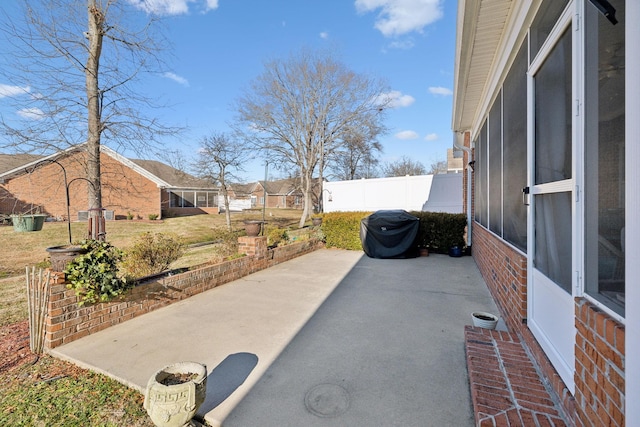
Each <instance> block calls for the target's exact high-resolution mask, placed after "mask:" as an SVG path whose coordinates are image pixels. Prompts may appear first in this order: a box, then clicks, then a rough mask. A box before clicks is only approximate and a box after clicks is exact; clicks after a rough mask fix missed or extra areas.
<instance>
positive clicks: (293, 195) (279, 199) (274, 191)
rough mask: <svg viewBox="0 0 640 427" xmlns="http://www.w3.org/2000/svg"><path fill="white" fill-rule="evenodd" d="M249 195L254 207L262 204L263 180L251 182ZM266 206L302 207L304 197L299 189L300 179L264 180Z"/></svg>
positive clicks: (276, 207)
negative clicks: (253, 201) (251, 186)
mask: <svg viewBox="0 0 640 427" xmlns="http://www.w3.org/2000/svg"><path fill="white" fill-rule="evenodd" d="M251 196H252V199H254V200H255V201H256V202H255V206H256V207H263V206H264V197H265V181H258V182H256V183H254V184H253V188H252V189H251ZM266 196H267V208H275V209H302V208H303V207H304V198H303V197H302V191H301V190H300V180H299V179H295V178H288V179H279V180H276V181H266Z"/></svg>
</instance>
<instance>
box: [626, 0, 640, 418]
mask: <svg viewBox="0 0 640 427" xmlns="http://www.w3.org/2000/svg"><path fill="white" fill-rule="evenodd" d="M625 7H626V22H627V23H631V24H628V25H627V26H626V28H625V39H626V41H627V42H626V43H625V45H626V47H625V49H626V53H625V66H626V75H625V79H626V81H625V88H626V97H625V102H626V107H625V113H626V117H627V119H626V120H625V127H626V129H625V140H626V141H627V143H626V144H625V147H626V148H625V150H626V160H625V161H626V167H625V174H626V186H627V187H626V201H627V206H626V213H625V218H627V221H626V223H625V233H626V241H627V242H636V241H638V238H639V236H640V223H639V222H638V221H637V219H638V216H640V213H639V212H640V168H638V164H640V144H638V142H639V141H640V80H639V79H638V76H640V43H638V42H637V41H638V40H640V26H638V25H637V23H638V22H640V2H639V1H637V0H627V1H626V2H625ZM625 257H626V263H625V265H626V272H625V277H626V280H627V282H626V283H634V284H635V285H634V286H627V287H626V290H625V297H626V304H625V319H626V336H625V346H626V349H625V354H626V355H632V357H626V358H625V366H626V370H625V387H626V390H625V399H626V402H627V403H626V404H625V409H626V425H627V427H638V426H640V405H637V404H629V402H640V358H638V357H635V355H637V354H638V353H640V286H637V283H638V278H640V252H639V251H626V253H625Z"/></svg>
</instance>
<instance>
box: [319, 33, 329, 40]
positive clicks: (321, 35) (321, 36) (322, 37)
mask: <svg viewBox="0 0 640 427" xmlns="http://www.w3.org/2000/svg"><path fill="white" fill-rule="evenodd" d="M320 38H321V39H324V40H326V39H328V38H329V33H327V32H326V31H323V32H321V33H320Z"/></svg>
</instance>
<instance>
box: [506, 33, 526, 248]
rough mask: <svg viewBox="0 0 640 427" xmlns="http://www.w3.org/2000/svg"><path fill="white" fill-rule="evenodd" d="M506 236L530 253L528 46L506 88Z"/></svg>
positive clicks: (517, 57)
mask: <svg viewBox="0 0 640 427" xmlns="http://www.w3.org/2000/svg"><path fill="white" fill-rule="evenodd" d="M502 93H503V104H504V108H503V109H502V111H503V113H502V117H503V120H502V122H503V150H502V151H503V154H502V156H503V196H502V197H503V215H504V220H503V235H504V239H505V240H506V241H508V242H510V243H512V244H513V245H514V246H515V247H517V248H518V249H520V250H522V251H525V252H526V250H527V207H526V206H525V205H524V203H523V202H522V189H523V188H524V187H525V186H526V185H527V103H526V102H525V100H526V99H527V45H526V43H523V45H522V47H521V48H520V50H519V51H518V54H517V56H516V58H515V60H514V62H513V65H512V66H511V69H510V70H509V74H507V78H506V79H505V81H504V85H503V90H502Z"/></svg>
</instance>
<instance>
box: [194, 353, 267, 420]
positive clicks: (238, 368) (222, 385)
mask: <svg viewBox="0 0 640 427" xmlns="http://www.w3.org/2000/svg"><path fill="white" fill-rule="evenodd" d="M257 364H258V356H256V355H255V354H253V353H235V354H230V355H228V356H227V357H226V358H225V359H224V360H223V361H222V362H220V363H219V364H218V366H216V367H215V368H214V369H213V370H212V371H211V373H209V376H208V377H207V397H206V399H205V401H204V403H203V404H202V406H201V408H200V410H201V411H203V412H205V413H206V412H209V411H211V410H212V409H214V408H216V407H217V406H218V405H220V404H221V403H222V402H224V401H225V400H226V399H227V398H228V397H229V396H231V394H232V393H233V392H234V391H236V389H237V388H238V387H240V386H241V385H242V383H244V381H245V380H246V379H247V377H248V376H249V374H251V371H253V369H254V368H255V367H256V365H257Z"/></svg>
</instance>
